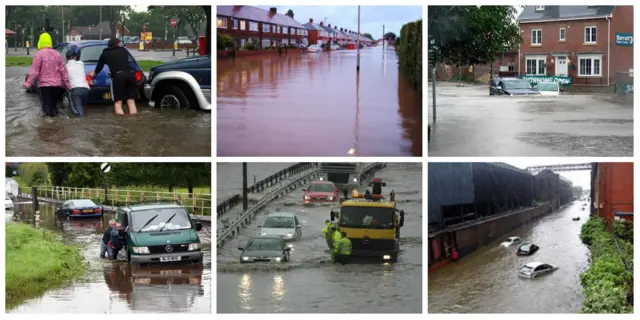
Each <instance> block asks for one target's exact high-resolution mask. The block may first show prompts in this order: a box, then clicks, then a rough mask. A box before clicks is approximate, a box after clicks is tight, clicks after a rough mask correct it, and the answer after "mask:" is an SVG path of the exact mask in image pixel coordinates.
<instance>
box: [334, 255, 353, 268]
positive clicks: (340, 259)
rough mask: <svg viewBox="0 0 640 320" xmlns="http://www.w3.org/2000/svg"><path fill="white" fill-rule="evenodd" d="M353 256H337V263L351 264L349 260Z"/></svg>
mask: <svg viewBox="0 0 640 320" xmlns="http://www.w3.org/2000/svg"><path fill="white" fill-rule="evenodd" d="M350 257H351V256H348V255H344V254H336V262H338V263H340V264H342V265H345V264H347V263H349V258H350Z"/></svg>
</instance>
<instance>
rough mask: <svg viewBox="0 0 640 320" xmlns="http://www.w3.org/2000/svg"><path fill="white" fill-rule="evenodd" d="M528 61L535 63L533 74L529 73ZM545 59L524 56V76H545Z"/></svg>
mask: <svg viewBox="0 0 640 320" xmlns="http://www.w3.org/2000/svg"><path fill="white" fill-rule="evenodd" d="M529 61H535V64H534V71H535V73H529ZM540 62H542V72H540V71H541V69H540V67H541V65H540ZM546 64H547V58H546V57H545V56H529V57H527V56H525V57H524V67H525V74H526V75H527V76H546V75H547V67H546Z"/></svg>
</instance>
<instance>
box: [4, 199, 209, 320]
mask: <svg viewBox="0 0 640 320" xmlns="http://www.w3.org/2000/svg"><path fill="white" fill-rule="evenodd" d="M31 208H32V206H31V204H30V203H28V201H25V202H17V203H15V209H14V211H8V210H7V213H6V215H7V217H6V219H5V221H6V223H20V222H25V221H33V217H32V216H31ZM53 211H54V207H53V206H52V205H49V204H45V203H40V224H39V227H40V228H44V229H46V230H49V231H54V232H56V233H57V234H58V235H59V236H60V237H61V239H62V241H64V242H65V243H69V244H73V245H76V246H79V247H80V248H81V251H82V254H83V255H84V258H85V260H86V261H87V262H88V263H89V269H88V271H87V274H86V275H85V276H84V277H82V278H80V279H77V280H76V281H74V282H73V283H71V284H69V285H67V286H64V287H62V288H58V289H53V290H49V291H47V292H46V293H44V294H43V295H42V296H41V297H37V298H33V299H30V300H27V301H25V302H24V303H23V304H21V305H19V306H17V307H15V308H14V309H12V310H8V312H16V313H49V314H54V313H134V312H135V313H140V312H144V313H146V312H150V313H166V312H168V313H211V228H210V226H209V225H208V224H204V223H203V226H202V230H201V231H199V232H198V235H199V236H200V241H202V244H203V251H204V259H203V265H200V266H198V265H188V264H184V265H183V264H180V265H162V266H150V267H133V266H129V264H128V263H127V261H126V257H124V256H123V253H122V252H121V253H120V254H119V256H120V258H119V260H118V261H111V260H106V259H105V260H103V259H100V258H99V253H100V251H99V250H100V248H99V241H100V240H101V238H102V234H103V232H104V230H105V228H106V226H107V223H108V221H109V219H113V215H110V214H105V215H104V216H103V217H102V219H99V218H97V219H81V220H80V219H78V220H71V221H67V220H66V219H56V216H55V214H54V212H53ZM20 212H22V213H23V214H22V215H19V214H17V215H14V213H20Z"/></svg>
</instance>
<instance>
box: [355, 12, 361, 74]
mask: <svg viewBox="0 0 640 320" xmlns="http://www.w3.org/2000/svg"><path fill="white" fill-rule="evenodd" d="M356 36H357V38H356V50H357V56H358V64H357V65H356V72H360V6H358V34H357V35H356Z"/></svg>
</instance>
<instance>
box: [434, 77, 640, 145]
mask: <svg viewBox="0 0 640 320" xmlns="http://www.w3.org/2000/svg"><path fill="white" fill-rule="evenodd" d="M429 86H431V84H429ZM436 90H437V92H436V115H437V118H436V123H435V124H434V123H431V122H432V119H433V110H432V108H433V107H432V106H433V103H432V98H431V88H429V90H427V91H428V92H429V95H430V96H429V98H428V101H429V102H428V103H429V107H428V109H429V121H430V125H431V139H430V140H429V156H435V157H445V156H446V157H456V156H471V157H476V156H519V157H520V156H535V157H540V156H554V157H555V156H575V157H580V156H593V155H595V154H602V155H605V154H606V155H607V156H619V157H624V156H632V155H633V99H632V98H629V97H628V96H627V97H620V96H617V95H615V94H613V93H611V94H606V93H594V94H570V93H567V94H563V95H560V96H532V97H508V96H489V87H488V86H486V85H464V86H460V87H459V86H456V85H454V84H445V83H438V84H437V87H436Z"/></svg>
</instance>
